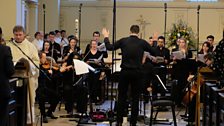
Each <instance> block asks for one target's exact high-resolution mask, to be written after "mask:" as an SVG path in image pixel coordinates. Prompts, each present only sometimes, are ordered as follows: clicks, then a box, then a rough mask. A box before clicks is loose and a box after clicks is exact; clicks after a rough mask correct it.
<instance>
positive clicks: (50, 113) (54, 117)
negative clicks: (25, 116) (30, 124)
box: [47, 112, 58, 119]
mask: <svg viewBox="0 0 224 126" xmlns="http://www.w3.org/2000/svg"><path fill="white" fill-rule="evenodd" d="M47 116H48V117H51V119H57V118H58V117H56V116H54V115H53V113H52V112H48V113H47Z"/></svg>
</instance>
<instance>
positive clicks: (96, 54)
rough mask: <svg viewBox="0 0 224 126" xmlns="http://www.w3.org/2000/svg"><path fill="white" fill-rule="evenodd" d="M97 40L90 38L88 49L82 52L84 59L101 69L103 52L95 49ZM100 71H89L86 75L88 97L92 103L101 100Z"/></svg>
mask: <svg viewBox="0 0 224 126" xmlns="http://www.w3.org/2000/svg"><path fill="white" fill-rule="evenodd" d="M97 44H98V43H97V41H96V40H91V42H90V44H89V45H90V51H89V52H86V53H85V54H84V56H85V57H84V61H85V62H86V63H87V64H89V65H90V66H92V67H93V68H95V69H101V68H102V67H104V60H103V55H104V53H103V52H101V51H98V49H97ZM99 78H100V72H98V73H95V72H92V71H90V72H89V76H88V86H89V93H90V99H91V101H92V102H93V103H99V102H100V101H101V83H100V82H101V81H100V80H99Z"/></svg>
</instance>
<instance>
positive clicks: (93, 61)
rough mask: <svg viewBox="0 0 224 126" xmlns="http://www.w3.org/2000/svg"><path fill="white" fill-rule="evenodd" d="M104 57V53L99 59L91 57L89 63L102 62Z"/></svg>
mask: <svg viewBox="0 0 224 126" xmlns="http://www.w3.org/2000/svg"><path fill="white" fill-rule="evenodd" d="M102 58H103V54H102V55H101V56H100V57H99V58H98V59H89V60H88V61H89V63H101V62H102Z"/></svg>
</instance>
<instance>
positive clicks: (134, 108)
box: [117, 69, 142, 124]
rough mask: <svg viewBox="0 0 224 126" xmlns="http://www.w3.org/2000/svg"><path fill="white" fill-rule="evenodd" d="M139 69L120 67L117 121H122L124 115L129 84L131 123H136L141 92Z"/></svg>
mask: <svg viewBox="0 0 224 126" xmlns="http://www.w3.org/2000/svg"><path fill="white" fill-rule="evenodd" d="M141 77H142V71H141V69H122V70H121V73H120V80H119V85H118V103H117V122H118V123H122V122H123V117H124V116H125V110H126V107H127V106H126V101H127V93H128V87H129V86H131V93H130V94H131V120H130V123H131V124H136V123H137V116H138V110H139V108H138V107H139V95H140V93H141V92H142V91H141V89H142V78H141Z"/></svg>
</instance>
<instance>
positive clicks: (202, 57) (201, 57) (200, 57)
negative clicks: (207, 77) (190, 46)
mask: <svg viewBox="0 0 224 126" xmlns="http://www.w3.org/2000/svg"><path fill="white" fill-rule="evenodd" d="M204 56H205V55H204V54H198V56H197V60H199V61H201V62H202V63H204V62H205V58H204Z"/></svg>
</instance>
